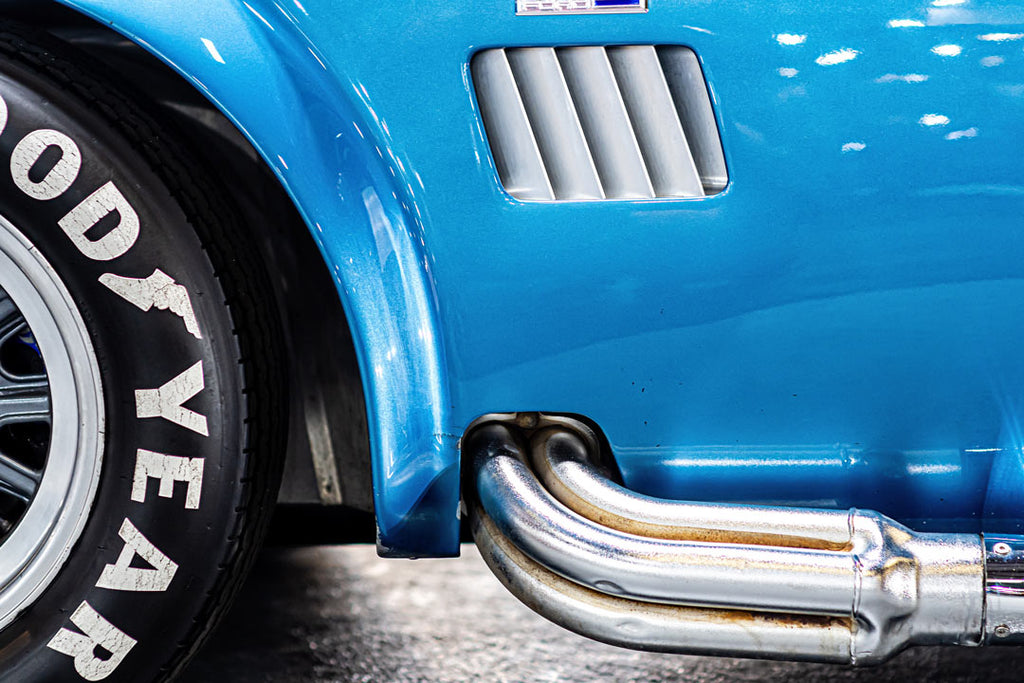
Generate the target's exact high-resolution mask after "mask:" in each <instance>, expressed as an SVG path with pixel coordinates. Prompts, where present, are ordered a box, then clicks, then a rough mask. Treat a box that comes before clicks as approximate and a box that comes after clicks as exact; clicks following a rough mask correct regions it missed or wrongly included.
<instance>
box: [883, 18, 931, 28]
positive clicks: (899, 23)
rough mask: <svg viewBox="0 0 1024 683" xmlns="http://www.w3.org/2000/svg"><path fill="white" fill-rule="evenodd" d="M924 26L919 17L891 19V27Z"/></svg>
mask: <svg viewBox="0 0 1024 683" xmlns="http://www.w3.org/2000/svg"><path fill="white" fill-rule="evenodd" d="M919 26H924V22H923V21H920V20H918V19H891V20H890V21H889V28H917V27H919Z"/></svg>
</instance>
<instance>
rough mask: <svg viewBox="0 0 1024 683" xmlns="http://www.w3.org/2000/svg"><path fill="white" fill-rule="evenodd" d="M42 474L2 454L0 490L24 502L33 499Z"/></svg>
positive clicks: (0, 457)
mask: <svg viewBox="0 0 1024 683" xmlns="http://www.w3.org/2000/svg"><path fill="white" fill-rule="evenodd" d="M41 477H42V474H41V473H39V472H33V471H32V470H30V469H28V468H27V467H25V466H24V465H21V464H19V463H18V462H17V461H15V460H12V459H11V458H8V457H7V456H5V455H3V454H0V491H4V492H6V493H8V494H9V495H12V496H14V497H15V498H18V499H20V500H22V501H24V502H26V503H27V502H28V501H30V500H31V499H32V496H33V494H35V492H36V488H37V487H38V486H39V479H40V478H41Z"/></svg>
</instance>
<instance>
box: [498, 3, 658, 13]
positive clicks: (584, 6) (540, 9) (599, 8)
mask: <svg viewBox="0 0 1024 683" xmlns="http://www.w3.org/2000/svg"><path fill="white" fill-rule="evenodd" d="M646 11H647V0H516V14H596V13H602V12H607V13H611V12H618V13H622V12H646Z"/></svg>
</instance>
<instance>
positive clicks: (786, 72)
mask: <svg viewBox="0 0 1024 683" xmlns="http://www.w3.org/2000/svg"><path fill="white" fill-rule="evenodd" d="M798 73H800V72H799V71H797V70H796V69H794V68H792V67H788V66H784V67H782V68H781V69H779V75H780V76H782V77H783V78H793V77H794V76H796V75H797V74H798Z"/></svg>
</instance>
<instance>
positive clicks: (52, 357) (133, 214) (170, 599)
mask: <svg viewBox="0 0 1024 683" xmlns="http://www.w3.org/2000/svg"><path fill="white" fill-rule="evenodd" d="M83 64H86V65H87V64H88V61H87V60H85V59H84V58H83V57H82V56H81V55H78V54H77V53H75V52H72V51H71V50H70V48H67V47H66V46H64V45H63V44H61V43H59V42H56V41H54V40H53V39H50V38H47V37H44V36H40V35H35V34H33V33H31V32H29V31H27V30H25V29H22V28H20V27H17V26H11V25H3V24H0V627H2V629H3V630H2V631H0V680H4V681H7V680H10V681H19V682H24V681H51V680H83V679H84V680H109V681H143V680H157V679H163V678H169V677H171V676H173V674H174V673H176V672H177V671H178V670H180V668H181V667H182V666H183V665H184V661H185V660H186V659H187V657H188V655H190V654H191V653H192V652H194V651H195V649H196V648H197V647H198V644H199V642H200V641H201V640H202V639H203V637H204V636H205V635H206V634H207V633H208V632H209V630H210V628H212V624H213V623H215V622H216V620H217V618H218V617H219V616H220V615H221V614H222V613H223V611H224V610H225V609H226V606H227V602H228V599H229V598H230V596H231V595H232V594H233V593H234V592H235V590H236V588H237V586H238V584H239V582H240V580H241V576H242V574H243V573H244V570H245V568H246V567H247V566H248V564H249V563H250V561H251V558H252V555H253V553H254V551H255V549H256V548H257V546H258V542H259V538H260V536H261V534H262V531H263V529H264V528H265V525H266V521H267V517H268V514H269V511H270V509H271V506H272V502H273V500H274V497H275V495H276V485H277V481H278V479H279V476H280V465H281V451H282V448H281V445H282V444H281V442H280V439H281V438H282V435H283V434H284V429H283V424H282V422H283V412H282V410H281V407H280V404H279V397H280V396H283V395H284V392H283V391H282V386H281V385H282V381H283V380H282V377H283V374H284V368H283V367H282V363H281V353H280V344H279V333H278V331H277V330H276V328H275V326H274V324H273V322H272V321H273V320H274V316H273V315H272V310H270V309H269V306H270V303H269V302H271V301H272V297H271V296H270V295H269V294H268V293H267V292H268V288H267V286H266V284H265V282H266V276H265V274H264V273H263V272H262V269H261V266H260V262H259V259H258V257H256V256H255V255H254V253H253V251H252V249H251V246H250V245H248V244H247V239H246V236H245V235H244V234H242V231H241V230H240V228H239V226H238V225H237V221H236V220H235V218H234V214H233V212H232V211H231V209H230V206H228V205H226V204H225V203H224V202H223V201H222V200H221V199H219V198H220V197H223V196H225V195H226V193H224V192H218V191H217V188H216V184H215V183H214V182H213V181H212V180H211V179H210V178H209V177H208V175H207V174H206V173H204V172H203V171H202V170H201V169H199V168H198V166H197V164H196V163H195V162H194V161H192V160H191V159H189V158H188V156H187V154H186V153H185V152H184V150H186V149H187V144H185V142H183V141H182V140H179V139H176V138H175V137H174V136H173V135H172V134H171V133H169V132H168V131H167V130H165V129H164V128H162V127H161V126H160V125H158V124H157V123H156V122H155V120H154V119H153V118H152V117H150V116H148V115H147V114H146V113H144V111H143V108H142V107H140V106H137V105H136V103H135V102H133V100H132V98H131V96H130V95H126V94H123V93H122V92H120V91H119V90H117V89H115V88H113V87H111V86H110V85H108V84H106V83H104V82H102V81H101V80H100V79H99V78H97V77H96V76H95V74H96V73H98V69H97V68H96V67H89V66H84V67H83V66H80V65H83ZM5 311H6V318H7V324H8V327H11V328H12V329H14V332H13V333H11V334H8V335H7V336H4V335H3V325H4V324H5V320H4V318H3V316H4V312H5ZM5 359H6V364H7V366H8V367H6V369H5ZM19 363H20V365H19ZM11 365H13V366H14V367H15V369H14V370H12V369H11V367H10V366H11ZM19 368H20V370H19ZM19 373H20V374H19ZM4 378H6V379H4ZM5 387H7V388H6V389H5ZM40 387H42V389H41V388H40ZM26 396H33V397H35V399H36V403H35V404H34V405H35V412H34V413H31V414H30V415H28V414H26V411H25V408H24V405H25V401H21V402H20V403H19V402H17V401H15V398H17V397H22V398H24V397H26ZM12 397H14V398H12ZM5 398H6V400H5ZM5 406H6V407H5ZM13 406H19V407H17V408H16V407H13ZM5 411H6V412H5ZM16 411H20V413H16ZM5 463H6V467H5V466H4V465H5ZM23 548H28V549H29V550H28V551H25V550H22V549H23Z"/></svg>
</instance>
